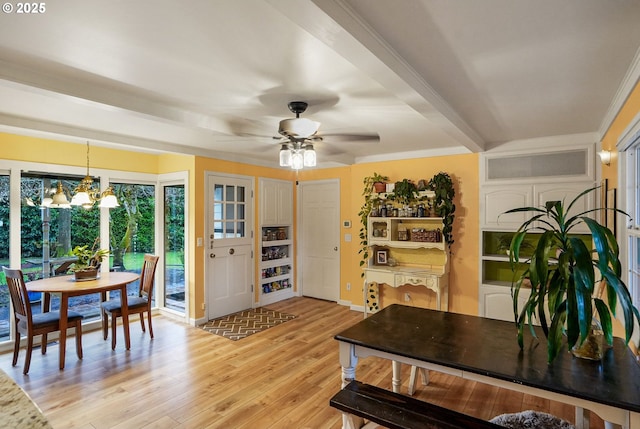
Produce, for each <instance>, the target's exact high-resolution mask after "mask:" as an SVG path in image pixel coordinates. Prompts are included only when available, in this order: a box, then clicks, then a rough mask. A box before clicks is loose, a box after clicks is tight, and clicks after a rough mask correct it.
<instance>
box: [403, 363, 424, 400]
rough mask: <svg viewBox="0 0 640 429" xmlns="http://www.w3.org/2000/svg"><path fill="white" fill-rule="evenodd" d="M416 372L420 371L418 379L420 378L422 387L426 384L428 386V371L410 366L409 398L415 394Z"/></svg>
mask: <svg viewBox="0 0 640 429" xmlns="http://www.w3.org/2000/svg"><path fill="white" fill-rule="evenodd" d="M418 371H420V378H422V385H423V386H426V385H427V384H429V370H427V369H424V368H418V367H417V366H412V367H411V376H410V377H409V389H408V394H409V396H413V394H414V393H415V392H416V378H417V375H418V374H417V372H418Z"/></svg>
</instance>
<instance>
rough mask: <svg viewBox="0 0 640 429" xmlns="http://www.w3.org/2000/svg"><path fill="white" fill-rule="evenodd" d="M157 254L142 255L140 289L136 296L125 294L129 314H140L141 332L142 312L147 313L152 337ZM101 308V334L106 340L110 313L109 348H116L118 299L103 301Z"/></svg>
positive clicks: (120, 309) (143, 328)
mask: <svg viewBox="0 0 640 429" xmlns="http://www.w3.org/2000/svg"><path fill="white" fill-rule="evenodd" d="M158 259H160V257H159V256H154V255H144V263H143V264H142V273H141V274H140V290H139V292H138V295H137V296H127V308H128V310H129V314H136V313H137V314H139V315H140V325H141V326H142V332H146V331H145V327H144V313H147V320H148V322H149V336H150V337H151V338H153V325H152V324H151V301H152V297H153V283H154V279H155V275H156V267H157V266H158ZM100 307H101V310H102V334H103V337H104V339H105V340H106V339H107V337H108V336H109V315H111V348H112V349H113V350H115V349H116V321H117V319H118V317H122V307H121V303H120V299H111V300H108V301H103V302H102V304H100Z"/></svg>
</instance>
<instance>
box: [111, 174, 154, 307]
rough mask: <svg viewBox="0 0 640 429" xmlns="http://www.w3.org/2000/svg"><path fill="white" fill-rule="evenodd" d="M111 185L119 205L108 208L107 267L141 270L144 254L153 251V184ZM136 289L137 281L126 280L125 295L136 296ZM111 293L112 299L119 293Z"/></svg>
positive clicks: (116, 269)
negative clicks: (109, 258)
mask: <svg viewBox="0 0 640 429" xmlns="http://www.w3.org/2000/svg"><path fill="white" fill-rule="evenodd" d="M111 186H113V190H114V193H115V194H116V197H117V198H118V201H119V202H120V206H119V207H116V208H113V209H110V210H109V228H110V231H109V237H110V241H111V243H110V246H111V253H112V255H113V257H112V258H111V262H110V269H112V270H114V271H131V272H136V273H140V272H142V263H143V260H144V255H145V253H150V254H154V253H155V204H156V203H155V186H154V185H139V184H130V183H113V182H111ZM156 286H157V285H156ZM139 289H140V282H139V281H136V282H133V283H129V285H127V294H128V295H137V294H138V291H139ZM110 295H111V297H112V298H115V297H118V296H119V292H111V294H110ZM152 299H155V293H154V296H153V298H152Z"/></svg>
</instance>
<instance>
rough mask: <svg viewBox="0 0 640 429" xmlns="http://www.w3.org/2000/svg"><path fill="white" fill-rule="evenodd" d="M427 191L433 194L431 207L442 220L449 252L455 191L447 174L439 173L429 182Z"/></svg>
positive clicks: (453, 217)
mask: <svg viewBox="0 0 640 429" xmlns="http://www.w3.org/2000/svg"><path fill="white" fill-rule="evenodd" d="M429 189H430V190H432V191H433V192H435V197H434V198H433V206H434V208H435V211H436V215H437V216H438V217H441V218H442V224H443V227H442V234H443V235H444V239H445V241H446V243H447V245H448V246H449V250H451V245H452V244H453V242H454V239H453V220H454V219H455V215H454V213H455V211H456V205H455V204H454V203H453V197H455V195H456V191H455V189H454V188H453V180H452V179H451V176H449V174H447V173H443V172H440V173H438V174H436V175H435V176H433V177H432V178H431V180H429Z"/></svg>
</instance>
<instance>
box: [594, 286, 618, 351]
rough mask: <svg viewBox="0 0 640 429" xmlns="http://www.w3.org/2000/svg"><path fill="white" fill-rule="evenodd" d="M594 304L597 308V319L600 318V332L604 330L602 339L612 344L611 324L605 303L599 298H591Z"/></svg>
mask: <svg viewBox="0 0 640 429" xmlns="http://www.w3.org/2000/svg"><path fill="white" fill-rule="evenodd" d="M593 301H594V302H595V304H596V310H598V319H599V320H600V326H602V332H604V339H605V340H606V341H607V344H609V345H612V344H613V327H612V325H611V313H610V312H609V307H607V304H606V303H605V302H604V301H602V300H601V299H599V298H595V299H594V300H593Z"/></svg>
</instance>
